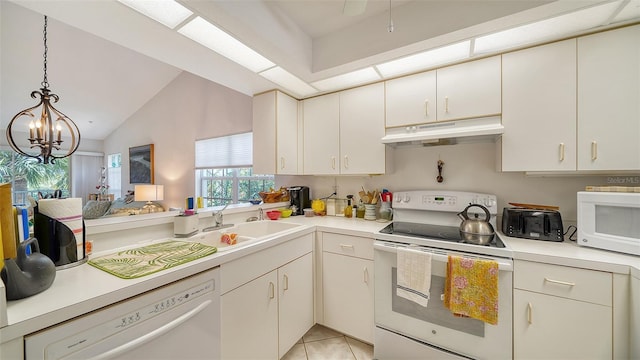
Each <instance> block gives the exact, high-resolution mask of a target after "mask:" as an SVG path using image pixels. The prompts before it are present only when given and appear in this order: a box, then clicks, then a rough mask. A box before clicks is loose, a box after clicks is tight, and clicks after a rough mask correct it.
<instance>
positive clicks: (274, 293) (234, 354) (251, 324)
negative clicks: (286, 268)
mask: <svg viewBox="0 0 640 360" xmlns="http://www.w3.org/2000/svg"><path fill="white" fill-rule="evenodd" d="M277 286H278V277H277V271H276V270H274V271H272V272H270V273H267V274H265V275H263V276H261V277H259V278H257V279H255V280H252V281H250V282H248V283H246V284H244V285H242V286H240V287H238V288H236V289H234V290H232V291H229V292H228V293H226V294H224V295H222V296H221V298H220V304H221V307H220V320H221V323H220V324H221V336H220V337H221V348H222V349H221V350H222V351H221V352H222V359H278V332H277V329H278V288H277ZM199 345H200V346H206V344H199Z"/></svg>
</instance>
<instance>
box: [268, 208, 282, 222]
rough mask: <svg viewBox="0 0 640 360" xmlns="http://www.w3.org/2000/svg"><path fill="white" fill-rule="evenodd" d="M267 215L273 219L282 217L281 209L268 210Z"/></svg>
mask: <svg viewBox="0 0 640 360" xmlns="http://www.w3.org/2000/svg"><path fill="white" fill-rule="evenodd" d="M267 217H268V218H269V219H271V220H278V219H279V218H280V211H278V210H272V211H267Z"/></svg>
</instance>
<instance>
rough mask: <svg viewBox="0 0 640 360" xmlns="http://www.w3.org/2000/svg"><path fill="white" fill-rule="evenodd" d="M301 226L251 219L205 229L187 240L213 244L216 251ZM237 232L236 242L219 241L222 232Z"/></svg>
mask: <svg viewBox="0 0 640 360" xmlns="http://www.w3.org/2000/svg"><path fill="white" fill-rule="evenodd" d="M299 226H301V225H300V224H291V223H285V222H276V221H270V220H265V221H253V222H247V223H241V224H236V225H234V226H231V227H227V228H223V229H219V230H215V231H207V232H202V233H199V234H198V235H196V236H193V237H191V238H189V241H195V242H199V243H201V244H205V245H210V246H215V247H217V248H218V251H219V252H220V251H226V250H230V249H233V248H237V247H244V246H246V245H249V244H251V243H253V242H255V241H257V240H261V239H263V238H265V237H268V236H271V235H274V234H277V233H279V232H282V231H286V230H290V229H294V228H296V227H299ZM225 233H227V234H231V233H235V234H237V235H238V236H237V238H236V244H233V245H229V244H227V243H225V242H222V241H221V238H222V236H223V234H225Z"/></svg>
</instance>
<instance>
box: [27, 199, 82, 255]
mask: <svg viewBox="0 0 640 360" xmlns="http://www.w3.org/2000/svg"><path fill="white" fill-rule="evenodd" d="M38 212H39V213H40V214H42V215H47V216H48V217H50V218H52V219H56V220H58V221H60V222H61V223H63V224H64V225H65V226H67V227H68V228H69V229H71V231H72V232H73V234H74V236H75V239H76V251H77V254H78V259H82V258H84V234H83V232H82V198H68V199H42V200H40V201H38Z"/></svg>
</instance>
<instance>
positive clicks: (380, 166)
mask: <svg viewBox="0 0 640 360" xmlns="http://www.w3.org/2000/svg"><path fill="white" fill-rule="evenodd" d="M383 136H384V84H383V83H378V84H373V85H368V86H363V87H360V88H356V89H352V90H346V91H343V92H341V93H340V153H341V158H340V161H339V163H340V166H341V167H340V173H341V174H384V172H385V145H384V144H383V143H382V142H380V139H382V137H383Z"/></svg>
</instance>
